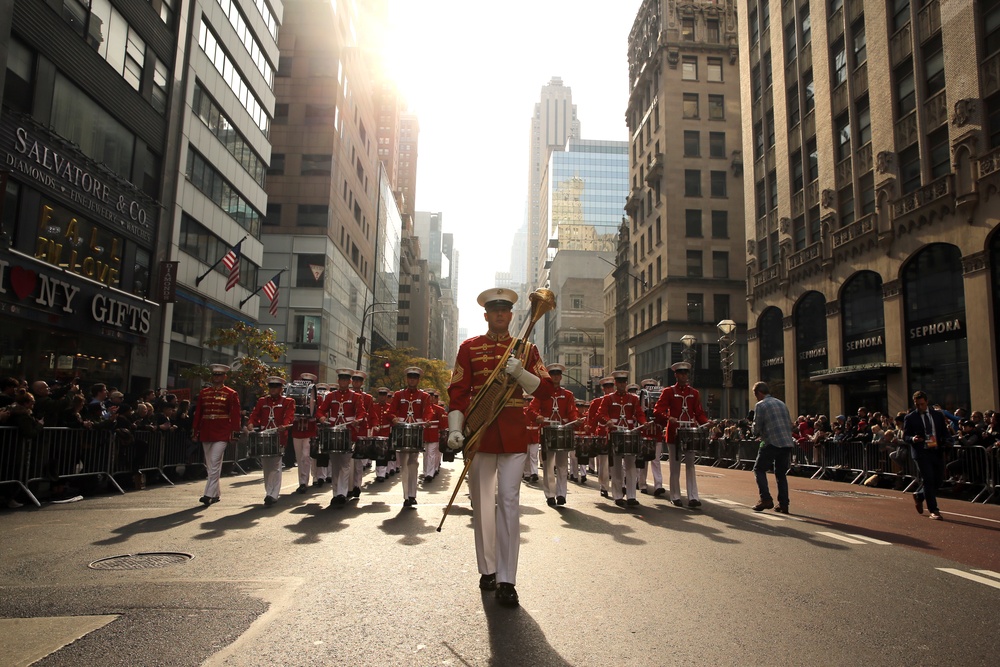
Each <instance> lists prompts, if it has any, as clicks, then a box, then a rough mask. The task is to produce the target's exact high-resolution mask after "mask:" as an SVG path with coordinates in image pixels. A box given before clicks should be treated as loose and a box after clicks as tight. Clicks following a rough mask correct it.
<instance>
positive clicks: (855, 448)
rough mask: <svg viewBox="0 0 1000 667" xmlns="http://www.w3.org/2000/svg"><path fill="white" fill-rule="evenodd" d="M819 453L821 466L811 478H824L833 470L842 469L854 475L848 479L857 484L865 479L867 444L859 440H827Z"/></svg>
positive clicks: (818, 460) (818, 457) (818, 459)
mask: <svg viewBox="0 0 1000 667" xmlns="http://www.w3.org/2000/svg"><path fill="white" fill-rule="evenodd" d="M819 449H820V451H819V453H818V455H817V463H818V465H819V468H818V469H817V470H816V472H815V473H814V474H813V476H812V477H811V479H823V478H825V477H826V476H827V475H828V474H830V473H831V471H834V470H840V471H844V472H846V473H848V475H853V477H851V478H850V480H848V481H849V482H850V483H851V484H856V483H857V482H858V481H859V480H862V479H864V477H865V472H866V466H865V445H864V443H863V442H860V441H857V440H847V441H841V442H836V441H833V440H827V441H826V442H825V443H824V444H823V445H822V447H821V448H819Z"/></svg>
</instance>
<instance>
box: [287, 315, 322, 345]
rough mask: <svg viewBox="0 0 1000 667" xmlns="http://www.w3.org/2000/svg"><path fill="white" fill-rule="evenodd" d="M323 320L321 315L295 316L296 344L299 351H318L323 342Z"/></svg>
mask: <svg viewBox="0 0 1000 667" xmlns="http://www.w3.org/2000/svg"><path fill="white" fill-rule="evenodd" d="M322 333H323V318H322V317H321V316H319V315H296V316H295V342H294V345H293V347H294V348H295V349H298V350H318V349H319V345H320V342H321V341H322Z"/></svg>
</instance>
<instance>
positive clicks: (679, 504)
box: [670, 498, 684, 507]
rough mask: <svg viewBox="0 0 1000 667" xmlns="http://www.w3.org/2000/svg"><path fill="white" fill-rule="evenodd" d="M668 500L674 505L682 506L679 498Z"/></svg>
mask: <svg viewBox="0 0 1000 667" xmlns="http://www.w3.org/2000/svg"><path fill="white" fill-rule="evenodd" d="M670 502H672V503H673V504H674V505H675V506H676V507H683V506H684V503H682V502H681V499H680V498H678V499H677V500H671V501H670Z"/></svg>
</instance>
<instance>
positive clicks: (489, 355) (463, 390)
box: [448, 333, 555, 454]
mask: <svg viewBox="0 0 1000 667" xmlns="http://www.w3.org/2000/svg"><path fill="white" fill-rule="evenodd" d="M510 343H511V337H510V334H506V333H504V334H501V335H498V336H494V335H492V334H485V335H482V336H476V337H474V338H470V339H468V340H466V341H464V342H463V343H462V344H461V345H460V346H459V347H458V357H457V358H456V359H455V369H454V370H453V371H452V375H451V384H450V385H449V386H448V399H449V400H448V407H449V408H450V409H451V410H460V411H462V412H463V413H465V412H466V411H467V410H468V409H469V406H470V405H471V404H472V399H473V397H475V395H476V394H477V393H478V392H479V390H480V389H482V388H483V386H484V385H485V384H486V380H488V379H489V377H490V374H491V373H492V372H493V369H495V368H496V367H497V364H499V363H500V359H501V358H502V357H503V355H504V353H505V352H506V351H507V347H508V346H509V345H510ZM524 369H525V370H526V371H527V372H529V373H532V374H533V375H537V376H538V377H539V378H541V380H542V381H541V383H540V384H539V385H538V388H537V389H536V390H535V394H534V395H535V396H537V397H538V398H548V397H549V396H551V395H552V391H553V390H554V389H555V386H554V385H553V384H552V379H551V378H550V377H549V374H548V371H546V370H545V364H543V363H542V358H541V355H539V354H538V349H537V348H536V347H535V346H534V345H532V346H531V347H530V348H529V350H528V361H527V363H525V364H524ZM524 407H525V400H524V392H523V391H521V387H520V386H517V387H516V388H515V389H514V394H513V395H512V397H511V399H510V400H509V401H507V404H506V405H505V406H504V408H503V410H502V411H501V412H500V416H499V417H498V418H497V419H496V421H494V422H493V423H492V424H490V425H489V426H488V427H486V429H484V432H483V434H482V435H481V436H480V441H479V451H481V452H486V453H488V454H511V453H515V452H527V451H528V440H529V438H528V429H527V428H526V426H527V425H526V424H525V422H526V419H525V416H524Z"/></svg>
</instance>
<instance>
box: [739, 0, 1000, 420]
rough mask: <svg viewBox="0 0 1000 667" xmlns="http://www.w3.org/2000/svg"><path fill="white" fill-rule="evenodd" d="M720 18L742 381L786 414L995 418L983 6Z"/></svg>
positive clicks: (997, 45)
mask: <svg viewBox="0 0 1000 667" xmlns="http://www.w3.org/2000/svg"><path fill="white" fill-rule="evenodd" d="M739 11H740V15H739V24H740V56H741V58H740V60H741V62H740V66H741V71H742V75H743V76H742V80H743V81H744V87H743V119H744V135H743V136H744V140H743V143H744V153H745V155H746V156H747V157H752V160H748V165H747V168H746V172H745V179H746V184H747V187H746V202H747V204H746V209H747V214H748V215H747V228H746V234H747V239H748V242H747V250H748V253H747V255H748V256H747V260H748V262H747V275H748V278H749V285H748V290H747V296H748V299H749V315H748V317H749V326H750V332H749V339H750V347H749V352H750V354H749V362H750V369H751V375H752V376H753V378H754V379H756V378H758V377H759V378H760V379H762V380H767V381H768V382H770V384H771V386H772V387H773V388H774V390H775V391H774V393H775V394H776V395H778V396H782V397H783V398H784V399H785V401H786V402H787V403H788V405H789V407H790V408H791V410H792V413H793V414H795V413H796V412H798V413H812V414H816V413H823V414H828V415H830V414H837V413H845V414H850V413H851V412H854V411H856V410H857V408H858V407H860V406H862V405H863V406H866V407H868V408H869V409H875V410H880V411H887V410H888V411H890V412H894V411H896V410H901V409H905V408H906V407H907V405H908V404H909V403H910V395H911V394H912V392H913V391H915V390H918V389H923V390H926V391H927V392H928V393H929V394H930V398H931V401H932V402H935V403H940V404H942V405H943V406H945V407H947V408H956V407H959V406H965V407H972V408H978V409H985V408H995V407H996V406H997V405H998V403H1000V392H998V380H997V372H996V369H997V339H998V332H1000V326H998V318H1000V232H998V231H997V226H998V223H997V221H998V218H1000V199H998V198H997V197H995V196H992V195H991V193H995V192H996V190H997V188H998V186H1000V169H998V166H1000V77H998V75H997V73H998V72H1000V4H998V3H997V2H993V1H986V0H982V1H980V0H974V1H971V2H960V1H948V0H945V1H939V0H929V1H927V2H909V1H907V0H894V1H892V2H888V3H886V2H883V1H882V0H878V1H872V0H867V1H862V0H849V1H847V2H844V1H843V0H825V1H824V0H812V1H810V2H786V3H780V4H779V3H775V2H770V3H769V2H768V1H767V0H749V1H748V2H741V3H740V6H739ZM813 18H816V21H815V22H814V21H813V20H812V19H813ZM977 312H978V313H979V315H978V316H975V315H973V313H977Z"/></svg>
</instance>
